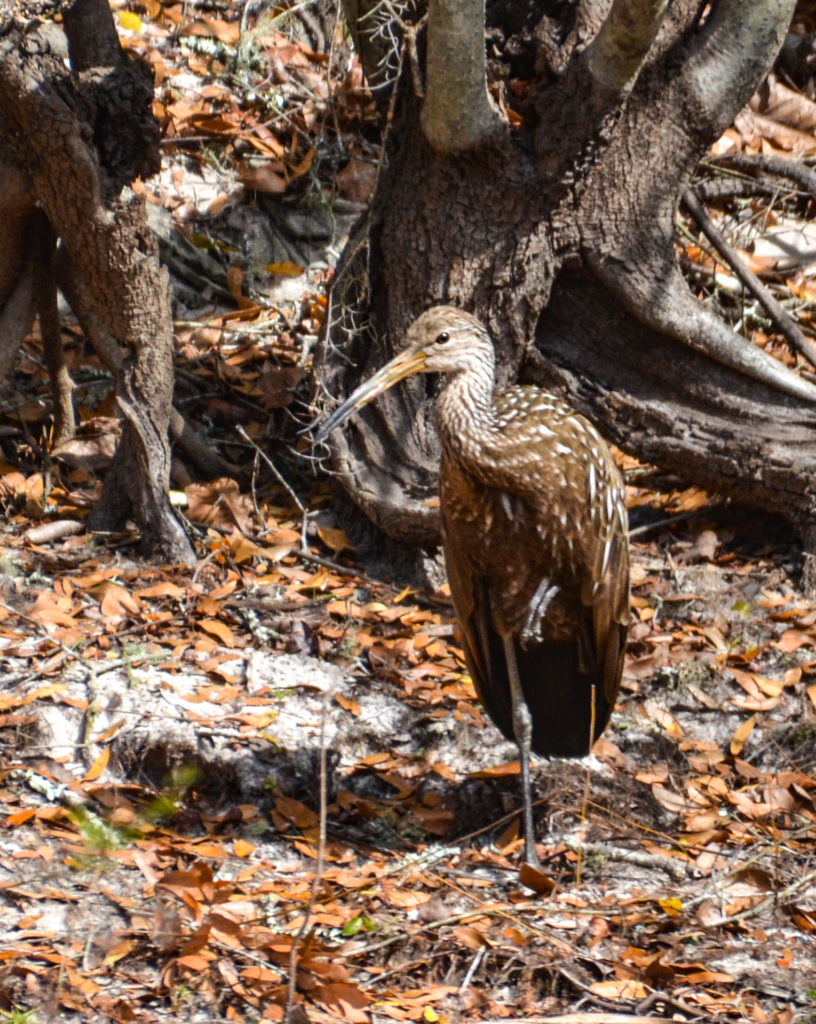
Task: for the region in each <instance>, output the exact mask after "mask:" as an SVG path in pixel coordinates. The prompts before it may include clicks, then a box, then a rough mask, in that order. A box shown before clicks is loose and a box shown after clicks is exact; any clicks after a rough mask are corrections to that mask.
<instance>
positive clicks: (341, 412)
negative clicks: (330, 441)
mask: <svg viewBox="0 0 816 1024" xmlns="http://www.w3.org/2000/svg"><path fill="white" fill-rule="evenodd" d="M425 358H426V357H425V352H424V351H421V350H420V351H419V352H411V351H406V352H400V353H399V355H396V356H394V358H393V359H392V360H391V362H390V363H386V364H385V366H383V367H382V369H380V370H378V371H377V372H376V373H375V374H374V376H373V377H369V379H368V380H367V381H364V383H362V384H361V385H360V386H359V387H358V388H357V390H356V391H353V392H352V393H351V394H350V395H349V396H348V398H347V399H346V400H345V402H343V404H342V405H339V406H338V407H337V408H336V409H335V410H334V412H333V413H332V414H331V416H329V418H328V419H327V420H326V421H325V423H323V425H322V426H321V427H320V429H319V430H318V431H317V432H316V433H315V435H314V439H315V444H319V443H320V442H321V441H325V440H326V438H327V437H328V436H329V434H330V433H331V432H332V431H333V430H334V429H335V428H336V427H339V426H340V424H341V423H345V422H346V420H347V419H348V418H349V416H351V414H352V413H353V412H356V411H357V409H362V408H363V406H364V405H368V403H369V402H373V401H374V399H375V398H377V397H378V395H381V394H382V393H383V391H387V390H388V389H389V388H390V387H391V386H392V384H396V383H397V381H400V380H404V379H405V378H406V377H410V376H412V374H415V373H421V372H422V371H423V370H424V369H425Z"/></svg>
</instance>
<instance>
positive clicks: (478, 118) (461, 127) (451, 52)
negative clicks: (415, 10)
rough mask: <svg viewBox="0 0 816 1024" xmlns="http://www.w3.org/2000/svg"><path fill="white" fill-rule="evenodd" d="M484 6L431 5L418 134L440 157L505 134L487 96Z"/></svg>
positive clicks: (438, 1)
mask: <svg viewBox="0 0 816 1024" xmlns="http://www.w3.org/2000/svg"><path fill="white" fill-rule="evenodd" d="M484 24H485V0H430V3H429V5H428V59H427V71H426V89H425V92H426V98H425V104H424V106H423V108H422V118H421V123H422V130H423V132H424V133H425V138H426V139H427V140H428V142H429V143H430V144H431V146H432V148H433V149H434V150H435V151H436V152H437V153H440V154H445V155H449V154H453V153H462V152H466V151H467V150H473V149H476V148H478V147H479V146H482V145H484V144H485V142H488V141H489V140H490V139H491V138H495V137H496V136H497V135H498V134H499V132H500V131H501V130H502V129H503V127H504V126H503V122H502V121H501V119H500V117H499V115H498V113H497V111H496V110H495V109H494V107H493V106H492V104H491V102H490V97H489V95H488V92H487V65H486V60H485V41H484Z"/></svg>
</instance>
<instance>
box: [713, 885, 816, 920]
mask: <svg viewBox="0 0 816 1024" xmlns="http://www.w3.org/2000/svg"><path fill="white" fill-rule="evenodd" d="M813 881H816V871H811V872H810V874H807V875H804V876H803V877H802V878H797V880H796V881H795V882H791V884H790V885H787V886H785V888H784V889H780V890H779V892H772V893H769V895H767V896H766V897H765V898H764V899H762V900H760V901H759V903H755V904H754V905H753V906H752V907H748V908H747V909H746V910H742V911H740V913H739V914H731V915H729V916H728V917H723V918H722V919H721V920H719V921H713V922H711V923H709V924H707V925H706V928H719V927H722V926H723V925H728V926H729V927H730V926H731V925H732V924H737V923H738V922H740V921H747V920H749V919H750V918H752V917H757V916H758V915H759V914H761V913H762V912H763V911H765V910H767V909H768V907H771V906H773V905H774V904H775V903H779V902H780V901H781V900H784V899H787V898H788V896H792V895H793V894H794V893H795V892H798V891H799V890H800V889H804V888H805V887H806V886H808V885H810V883H811V882H813Z"/></svg>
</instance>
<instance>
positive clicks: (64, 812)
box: [0, 0, 816, 1024]
mask: <svg viewBox="0 0 816 1024" xmlns="http://www.w3.org/2000/svg"><path fill="white" fill-rule="evenodd" d="M113 6H114V8H115V9H116V10H117V19H118V24H119V28H120V32H121V36H122V39H123V43H124V44H125V45H127V46H128V47H129V48H131V49H133V50H134V51H136V52H140V53H142V54H144V55H145V56H147V58H148V59H149V60H151V62H152V63H153V65H154V67H155V68H156V72H157V93H156V109H157V113H158V115H159V116H160V118H161V119H162V124H163V127H164V131H165V143H166V145H165V148H166V152H167V159H166V162H165V167H164V169H163V171H162V174H161V175H160V176H159V177H158V178H157V179H155V180H154V181H151V182H148V183H146V184H145V185H144V186H143V188H144V190H145V194H146V196H147V198H148V202H149V207H150V209H151V216H152V219H153V223H154V226H155V228H156V230H157V232H158V233H159V234H160V236H161V237H162V239H163V243H162V244H163V254H164V256H165V258H166V260H167V262H168V264H169V265H170V266H171V268H172V270H173V276H174V286H175V296H176V306H175V310H176V316H177V336H178V386H177V391H176V401H177V405H178V406H179V407H180V408H181V409H182V410H183V411H184V413H185V415H187V416H188V417H189V418H190V420H191V421H192V422H194V423H195V424H196V425H197V430H198V432H199V434H200V436H201V437H202V438H203V439H205V440H206V441H207V442H208V443H210V444H211V445H212V446H213V447H215V448H217V450H218V451H219V454H220V455H221V456H222V458H223V459H224V460H225V464H227V465H231V466H234V467H236V468H235V472H234V473H233V474H227V473H225V476H224V477H223V478H221V479H220V480H217V481H211V482H209V483H196V482H193V478H194V477H195V471H194V468H193V467H191V466H189V465H185V463H184V453H180V454H179V457H178V459H177V462H176V465H175V467H174V485H175V487H176V488H177V489H178V492H179V494H180V495H181V494H183V499H184V503H185V504H184V512H185V515H186V516H187V518H188V521H189V523H190V529H191V530H192V531H193V533H194V536H195V538H196V543H197V545H198V552H199V555H200V561H199V563H198V565H197V566H196V567H194V568H192V569H188V568H179V567H175V566H160V565H150V564H145V563H144V562H140V561H138V560H137V559H136V558H135V557H134V555H133V547H132V543H133V537H131V536H122V537H117V538H114V537H107V538H100V537H99V536H98V535H90V534H87V533H85V532H84V527H83V525H82V523H83V518H84V514H85V511H86V510H87V508H88V507H89V506H90V505H92V503H93V499H94V495H95V493H97V488H98V481H97V474H98V473H99V472H101V471H103V470H104V468H105V465H106V464H107V462H108V461H109V459H110V456H111V453H112V450H113V447H114V445H115V440H116V433H117V425H116V421H115V418H114V417H113V413H112V409H113V403H112V396H111V394H110V379H109V377H107V375H106V374H105V373H104V372H103V371H102V370H101V369H100V368H99V365H98V362H97V361H96V360H95V357H94V356H93V354H92V353H91V352H90V351H89V350H88V348H87V346H86V344H85V340H84V339H83V338H82V336H81V334H80V332H79V330H78V328H76V327H75V326H71V325H70V324H67V325H66V328H65V334H64V338H65V342H66V351H67V353H68V359H69V362H70V364H71V367H72V370H73V372H74V376H75V378H76V380H77V386H78V387H77V395H78V404H79V408H80V413H81V418H82V420H83V428H82V431H81V432H80V434H79V435H78V437H77V438H75V439H74V440H73V441H72V442H69V443H68V444H67V445H63V446H61V448H60V449H59V450H57V451H54V450H49V444H48V432H49V424H50V408H49V398H48V384H47V378H46V375H45V372H44V368H43V364H42V357H41V355H40V353H39V349H38V339H37V338H36V336H35V337H32V338H31V339H30V340H29V342H28V343H27V345H26V350H25V353H24V356H23V357H22V358H21V360H20V362H19V365H18V366H17V367H16V369H15V372H14V376H13V379H12V380H11V381H10V382H9V384H8V386H7V388H6V391H5V392H4V395H3V404H2V408H1V409H0V446H2V452H3V465H2V467H0V469H2V478H0V503H2V507H3V509H4V512H5V518H4V522H3V524H2V529H0V658H2V679H1V680H0V815H2V820H3V823H4V826H5V828H4V829H3V831H2V833H0V905H2V913H0V1018H8V1019H9V1020H11V1021H15V1022H17V1024H22V1022H23V1021H28V1022H29V1024H34V1022H37V1021H38V1022H41V1024H49V1022H52V1021H59V1022H65V1024H74V1022H77V1024H79V1022H88V1024H90V1022H97V1021H115V1022H122V1024H124V1022H129V1021H139V1022H145V1024H148V1022H151V1024H152V1022H159V1024H169V1022H173V1021H180V1022H184V1024H187V1022H191V1024H192V1022H198V1021H201V1022H204V1021H206V1022H208V1024H216V1022H222V1021H223V1022H227V1021H229V1022H254V1021H259V1020H280V1019H282V1017H283V1014H284V1007H285V1006H286V1004H287V1000H288V999H290V998H292V996H293V995H294V999H296V1001H297V1003H298V1005H299V1013H300V1016H295V1017H294V1018H292V1019H297V1020H299V1021H301V1022H302V1021H304V1020H311V1021H315V1022H321V1021H328V1020H345V1021H359V1022H369V1021H371V1022H382V1021H386V1020H409V1021H425V1022H428V1024H435V1022H444V1021H463V1020H473V1021H475V1020H513V1019H517V1018H522V1017H523V1018H525V1019H528V1020H529V1019H541V1018H544V1017H547V1018H548V1019H551V1020H556V1019H558V1020H564V1021H566V1020H569V1021H572V1022H574V1024H579V1022H584V1021H589V1020H592V1021H596V1022H598V1024H601V1022H607V1024H616V1022H623V1021H624V1020H634V1019H639V1020H648V1019H657V1018H662V1019H665V1018H669V1019H675V1020H681V1021H689V1022H691V1021H726V1020H727V1021H752V1022H756V1024H808V1022H810V1024H812V1022H816V853H814V851H816V844H814V840H816V601H814V600H813V599H811V598H810V597H809V596H806V595H804V594H803V593H802V592H801V590H800V587H799V573H800V569H801V566H800V554H799V551H798V548H797V544H796V541H795V538H794V536H793V534H792V532H791V531H790V528H789V527H787V526H786V525H785V524H784V523H782V522H780V521H777V520H770V519H769V518H768V517H766V516H762V515H761V514H759V513H757V512H749V511H746V510H743V509H739V508H737V507H734V506H732V505H730V504H728V503H727V502H724V501H720V500H718V499H717V498H716V496H709V495H705V494H703V493H701V492H700V491H698V490H696V489H694V488H691V487H687V486H684V485H683V484H681V483H680V482H679V481H676V480H670V479H667V478H665V477H661V476H660V475H659V474H658V473H657V472H656V471H655V470H653V469H651V468H650V467H644V466H640V465H639V464H637V463H636V462H634V460H632V459H629V458H628V457H626V456H623V455H621V457H620V458H621V464H622V467H623V469H624V471H625V475H626V480H627V498H628V503H629V507H630V517H631V525H632V527H633V530H634V533H633V568H632V609H633V622H632V627H631V630H630V642H629V648H628V652H627V657H626V664H625V669H624V679H623V686H622V691H621V696H620V699H619V702H618V705H617V707H616V710H615V712H614V714H613V716H612V722H611V725H610V727H609V729H608V730H607V732H606V734H605V735H604V737H603V738H602V739H601V740H600V741H599V742H598V744H597V745H596V747H595V750H594V753H593V755H592V756H590V757H589V758H586V759H583V760H575V761H570V760H562V761H552V762H549V763H548V762H545V761H541V760H537V761H536V763H535V766H534V791H535V795H536V800H537V805H536V826H537V838H538V850H539V855H540V858H541V861H542V865H543V870H542V871H541V872H537V871H532V870H530V869H529V868H522V869H521V870H520V868H519V865H520V862H521V853H522V845H521V841H520V836H519V817H518V805H519V780H518V762H517V760H516V752H515V748H514V747H513V745H512V744H510V743H508V742H507V741H506V740H505V739H504V738H503V737H502V736H501V735H500V734H499V733H498V731H497V730H496V729H495V728H494V726H493V725H492V724H491V723H490V722H489V721H488V720H487V719H486V717H485V716H484V715H483V713H482V711H481V710H480V707H479V705H478V702H477V699H476V695H475V693H474V690H473V687H472V684H471V682H470V680H469V678H468V677H467V675H466V673H465V668H464V662H463V658H462V653H461V650H460V648H459V647H458V645H457V638H456V633H455V624H454V620H453V614H452V609H451V605H450V600H449V594H448V592H447V589H446V587H445V586H444V585H442V586H440V587H438V588H437V589H432V587H431V586H430V585H428V584H424V585H423V584H422V583H421V582H418V581H417V580H416V579H415V578H405V579H402V578H392V576H393V574H389V573H388V571H387V568H386V567H385V566H384V564H383V559H382V558H379V559H375V558H374V556H373V553H372V551H371V550H370V549H367V548H365V547H363V546H362V544H361V543H360V542H358V547H357V548H355V546H354V544H353V543H352V541H351V540H350V539H349V537H348V536H347V535H346V533H345V532H344V530H343V526H344V525H347V524H346V523H345V521H344V520H343V519H342V518H341V517H339V516H340V510H341V508H342V504H341V503H339V502H337V501H336V499H335V498H333V496H332V492H331V489H330V486H329V479H328V476H327V475H326V473H325V472H324V471H323V470H322V468H321V466H320V464H319V463H318V464H315V463H313V461H312V458H311V454H312V453H311V452H310V450H309V447H308V443H307V442H306V441H305V439H304V438H303V436H302V435H301V434H299V433H298V431H299V430H301V429H302V427H303V426H305V425H306V424H307V422H308V420H309V408H308V397H309V394H310V393H311V382H310V370H311V354H312V350H313V347H314V344H315V340H316V336H317V333H318V331H319V327H320V323H321V320H322V315H323V311H324V309H325V292H324V288H325V283H326V281H327V280H328V279H329V277H330V274H331V266H332V265H333V262H334V260H335V259H336V256H337V252H338V251H339V248H340V246H341V245H342V241H343V237H344V235H345V234H346V233H347V231H348V230H349V226H350V224H351V222H352V219H353V217H354V216H356V215H357V214H358V213H360V212H361V211H363V210H364V208H365V201H366V199H367V197H368V195H369V194H370V190H371V187H372V186H373V182H374V177H375V175H376V158H377V154H378V150H377V146H376V141H374V142H373V141H371V140H372V139H373V138H375V135H374V134H372V131H371V124H372V121H373V113H372V109H371V104H370V97H368V96H367V95H366V93H365V91H364V90H363V89H362V87H361V83H360V80H359V75H358V74H357V72H356V70H355V67H354V65H353V64H348V65H346V66H344V68H343V69H341V70H342V73H340V72H338V70H337V66H336V65H335V64H334V63H333V61H334V59H335V56H333V55H332V56H329V55H328V52H329V51H328V50H327V51H325V52H319V47H318V42H317V41H316V40H311V41H310V42H307V41H304V40H303V39H300V38H298V36H297V35H296V34H294V35H292V34H288V35H287V34H285V33H284V32H283V31H281V30H280V28H279V26H277V25H276V24H272V23H269V24H266V25H261V26H260V27H258V26H255V30H254V31H253V32H251V33H249V35H248V33H247V32H246V31H245V32H244V33H243V34H241V33H240V32H239V25H238V14H237V12H234V11H233V10H232V9H231V8H229V7H227V8H226V9H225V10H222V11H220V12H219V15H218V17H211V16H210V15H209V14H204V13H201V12H197V13H194V16H192V17H191V16H190V15H188V14H187V13H185V12H183V11H182V8H181V6H180V5H174V4H170V3H166V4H160V3H158V0H148V2H147V3H146V4H144V5H141V6H139V5H130V6H129V7H128V8H125V7H124V6H122V7H117V5H116V4H114V5H113ZM202 10H203V9H202ZM137 11H138V12H139V13H136V12H137ZM287 31H289V32H290V33H291V29H287ZM250 35H251V47H254V50H253V54H254V56H253V58H252V61H249V62H248V63H247V65H246V69H244V70H242V67H243V65H241V64H240V63H235V62H234V61H233V60H232V57H234V55H235V54H236V53H237V52H238V51H239V50H240V47H241V43H242V40H243V41H244V42H246V40H247V39H248V38H249V37H250ZM332 54H334V51H332ZM231 55H232V56H231ZM253 61H254V63H253ZM264 62H266V63H264ZM264 76H266V77H264ZM261 80H263V81H264V82H265V83H266V86H267V89H268V92H267V94H266V97H265V99H263V101H261V100H259V99H258V93H257V91H256V90H257V86H258V82H259V81H261ZM269 82H273V83H274V88H273V87H272V86H270V85H269ZM803 102H804V100H803ZM273 115H274V116H273ZM762 116H764V117H765V118H766V121H769V120H770V115H768V114H767V111H766V113H765V114H764V115H762ZM763 125H764V130H765V131H766V135H763V134H762V130H763ZM783 129H784V130H783ZM785 130H786V131H788V132H789V135H788V136H787V137H788V138H789V139H794V140H795V139H797V138H798V137H796V136H794V135H793V134H792V133H793V132H794V131H800V133H801V129H797V128H792V127H790V126H788V127H787V128H786V127H785V126H784V125H781V127H779V128H778V130H775V133H774V140H775V143H774V144H775V145H777V146H779V145H781V143H780V138H782V139H783V140H784V131H785ZM767 134H769V129H768V127H767V124H765V122H761V121H760V120H758V119H757V117H756V116H754V113H752V111H750V110H747V111H746V112H745V114H744V116H743V118H742V121H741V123H740V124H737V125H736V126H735V127H734V128H732V129H730V135H729V134H727V136H726V139H725V140H724V141H723V142H722V143H721V145H722V146H725V145H728V144H736V143H735V140H737V141H738V142H739V145H741V146H743V147H746V148H749V146H750V144H755V145H756V146H757V147H758V148H759V149H762V148H763V147H765V146H766V145H769V143H768V142H767ZM752 140H753V142H752ZM811 145H812V150H813V151H816V140H814V139H813V138H812V137H811ZM782 148H783V149H784V146H783V147H782ZM775 216H776V221H777V222H778V223H779V224H780V225H781V227H782V228H784V230H785V231H787V232H788V233H789V234H790V232H791V231H794V230H795V231H797V232H799V234H800V235H801V237H802V239H803V242H802V244H803V245H804V244H808V245H810V240H809V231H810V226H809V222H808V221H807V220H806V219H800V220H798V221H796V222H795V223H794V218H793V216H792V215H790V216H789V215H788V214H787V213H784V215H783V212H778V213H777V214H776V215H775ZM769 219H770V218H768V217H767V216H766V217H765V219H764V220H763V224H766V225H767V223H768V222H769ZM789 234H788V236H786V241H785V245H786V246H787V248H786V251H789V249H790V238H789ZM756 241H757V244H756V245H755V246H754V248H753V253H752V256H753V261H754V262H753V265H754V269H755V271H757V272H760V273H762V272H763V270H764V271H766V272H768V273H769V274H771V271H770V269H769V268H770V266H771V262H772V259H773V253H774V249H773V245H774V242H773V239H771V238H769V237H768V236H763V237H757V239H756ZM780 244H781V243H780ZM763 247H764V248H763ZM683 256H684V259H686V260H687V261H688V262H689V263H691V264H694V265H695V266H696V267H697V270H698V272H702V271H706V269H707V270H708V272H709V276H710V277H711V280H712V286H711V288H712V292H713V291H714V290H715V287H716V285H717V284H719V287H720V289H721V290H722V291H724V292H725V293H726V294H733V289H732V288H730V286H729V284H728V281H729V276H728V272H727V271H726V270H725V268H723V267H717V266H715V263H714V261H713V260H712V259H711V257H710V256H709V255H707V253H706V252H705V249H704V247H703V248H701V247H699V245H698V242H697V240H696V239H695V241H694V244H691V243H690V244H688V245H686V246H685V247H684V249H683ZM763 260H764V261H765V262H764V263H763V262H762V261H763ZM771 276H772V275H771ZM730 280H733V279H730ZM807 286H808V281H807V280H806V279H805V278H802V279H800V280H799V281H798V283H797V284H796V286H795V287H796V288H797V289H798V291H797V292H796V294H797V295H798V297H799V299H800V300H801V299H807V294H808V293H807ZM786 287H790V285H789V284H788V285H786ZM803 309H805V307H803ZM806 313H807V310H806V309H805V312H804V313H803V316H804V315H805V314H806ZM744 319H746V320H748V319H750V318H748V317H746V318H744ZM806 326H807V325H806ZM758 340H759V341H760V342H762V343H764V344H767V345H768V346H770V348H771V349H772V350H774V351H775V352H777V354H779V355H781V356H782V357H784V358H786V360H787V361H788V362H789V363H790V364H791V365H793V364H794V363H795V360H794V358H793V356H791V355H790V353H788V352H786V351H785V350H784V346H783V345H782V343H780V342H779V341H778V339H777V338H775V337H774V336H773V335H772V334H771V333H770V332H768V334H767V336H766V337H760V338H759V339H758ZM65 524H69V525H65ZM349 532H351V531H349ZM290 982H296V984H290Z"/></svg>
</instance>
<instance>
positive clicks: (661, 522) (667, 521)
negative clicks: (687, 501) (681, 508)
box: [629, 507, 711, 540]
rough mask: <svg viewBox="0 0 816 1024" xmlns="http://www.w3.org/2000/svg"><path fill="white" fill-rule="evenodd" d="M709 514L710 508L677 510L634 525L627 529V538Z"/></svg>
mask: <svg viewBox="0 0 816 1024" xmlns="http://www.w3.org/2000/svg"><path fill="white" fill-rule="evenodd" d="M703 515H711V509H710V508H708V507H706V508H694V509H691V511H690V512H678V513H677V514H676V515H671V516H666V517H665V518H663V519H656V520H655V521H654V522H653V523H644V524H643V526H636V527H635V528H634V529H633V530H630V531H629V540H631V539H632V538H633V537H641V536H643V534H644V533H651V532H652V530H659V529H661V528H662V527H664V526H673V525H674V524H675V523H682V522H683V520H685V519H694V518H695V516H703Z"/></svg>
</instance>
